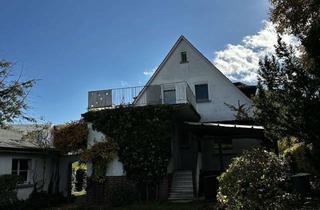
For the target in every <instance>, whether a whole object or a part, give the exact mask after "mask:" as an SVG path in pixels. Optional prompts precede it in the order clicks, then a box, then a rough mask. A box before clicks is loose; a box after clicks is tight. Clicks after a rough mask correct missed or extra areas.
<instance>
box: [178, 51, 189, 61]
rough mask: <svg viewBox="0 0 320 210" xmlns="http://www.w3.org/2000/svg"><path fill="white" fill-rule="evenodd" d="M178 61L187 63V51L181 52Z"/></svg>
mask: <svg viewBox="0 0 320 210" xmlns="http://www.w3.org/2000/svg"><path fill="white" fill-rule="evenodd" d="M180 63H188V59H187V52H181V61H180Z"/></svg>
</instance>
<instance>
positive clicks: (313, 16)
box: [271, 0, 320, 75]
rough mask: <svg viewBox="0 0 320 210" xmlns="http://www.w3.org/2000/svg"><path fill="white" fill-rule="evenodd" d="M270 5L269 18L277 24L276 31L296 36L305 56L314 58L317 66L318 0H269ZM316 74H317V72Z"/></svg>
mask: <svg viewBox="0 0 320 210" xmlns="http://www.w3.org/2000/svg"><path fill="white" fill-rule="evenodd" d="M271 5H272V8H271V19H272V21H273V22H274V23H276V24H277V28H278V31H279V32H288V33H292V34H294V35H295V36H297V37H298V38H299V39H300V41H301V43H302V45H303V46H304V48H305V50H306V54H307V56H308V57H310V58H312V59H314V61H315V62H316V63H317V64H316V65H317V66H318V67H319V62H320V61H319V58H320V57H319V56H320V48H319V46H320V39H319V38H320V2H319V1H318V0H292V1H288V0H271ZM317 69H318V68H317ZM315 70H316V69H315ZM316 71H317V70H316ZM317 74H318V75H319V72H318V73H317Z"/></svg>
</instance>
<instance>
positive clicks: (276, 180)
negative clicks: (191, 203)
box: [217, 148, 295, 210]
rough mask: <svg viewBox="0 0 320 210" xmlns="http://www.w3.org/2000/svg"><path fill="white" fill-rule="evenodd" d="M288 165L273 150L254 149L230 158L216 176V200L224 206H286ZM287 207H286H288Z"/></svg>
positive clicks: (242, 209) (289, 197) (244, 208)
mask: <svg viewBox="0 0 320 210" xmlns="http://www.w3.org/2000/svg"><path fill="white" fill-rule="evenodd" d="M288 168H289V167H288V165H287V164H286V162H285V161H284V160H283V159H281V158H278V157H277V156H276V155H275V154H274V153H271V152H267V151H265V150H263V149H260V148H256V149H253V150H252V151H247V152H244V154H243V155H242V156H240V157H237V158H234V159H233V161H232V163H231V164H230V165H229V168H228V169H227V170H226V172H224V173H223V174H222V175H221V176H220V177H219V178H218V180H219V190H218V194H217V199H218V201H219V203H220V204H222V205H223V206H225V207H226V209H232V210H247V209H255V210H259V209H270V210H271V209H272V210H275V209H286V208H288V206H289V205H291V201H292V200H293V198H294V197H295V196H294V195H292V194H290V193H288V192H287V189H288V179H289V175H288ZM289 209H290V208H289Z"/></svg>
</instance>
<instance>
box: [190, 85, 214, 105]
mask: <svg viewBox="0 0 320 210" xmlns="http://www.w3.org/2000/svg"><path fill="white" fill-rule="evenodd" d="M201 85H206V86H207V98H200V99H198V97H197V95H198V94H197V86H201ZM194 95H195V98H196V102H197V103H204V102H210V101H211V100H210V91H209V84H208V82H200V83H196V84H194Z"/></svg>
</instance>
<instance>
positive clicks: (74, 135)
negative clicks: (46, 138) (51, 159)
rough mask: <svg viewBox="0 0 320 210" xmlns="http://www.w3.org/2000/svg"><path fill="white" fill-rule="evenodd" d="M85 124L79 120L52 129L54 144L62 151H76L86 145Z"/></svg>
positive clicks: (86, 133) (86, 130) (86, 131)
mask: <svg viewBox="0 0 320 210" xmlns="http://www.w3.org/2000/svg"><path fill="white" fill-rule="evenodd" d="M88 132H89V131H88V127H87V124H86V123H85V122H84V121H82V120H80V121H74V122H70V123H67V124H66V125H63V126H57V127H55V129H54V138H53V144H54V146H55V147H56V148H57V149H58V150H60V151H62V152H76V151H78V150H81V149H85V148H86V147H87V138H88Z"/></svg>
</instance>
